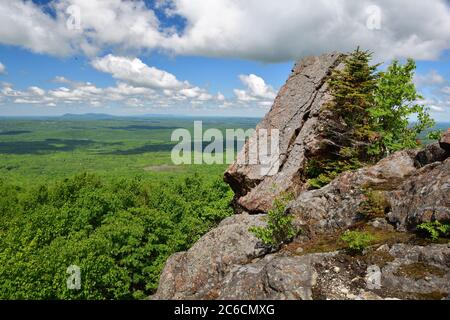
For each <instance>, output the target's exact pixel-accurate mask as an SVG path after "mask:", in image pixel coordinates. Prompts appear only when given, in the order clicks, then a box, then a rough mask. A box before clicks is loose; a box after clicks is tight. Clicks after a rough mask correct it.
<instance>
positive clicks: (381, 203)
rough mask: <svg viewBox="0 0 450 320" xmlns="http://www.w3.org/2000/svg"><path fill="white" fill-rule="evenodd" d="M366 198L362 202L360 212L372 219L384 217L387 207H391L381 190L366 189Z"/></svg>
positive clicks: (366, 217)
mask: <svg viewBox="0 0 450 320" xmlns="http://www.w3.org/2000/svg"><path fill="white" fill-rule="evenodd" d="M364 194H365V196H366V200H365V201H364V202H363V203H362V204H361V206H360V208H359V213H360V214H362V215H363V216H364V218H365V219H367V220H370V219H374V218H377V217H381V218H384V216H385V211H386V209H388V208H389V203H388V201H387V199H386V196H385V194H384V192H383V191H379V190H371V189H369V190H365V192H364Z"/></svg>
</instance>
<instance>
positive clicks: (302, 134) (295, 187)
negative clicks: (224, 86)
mask: <svg viewBox="0 0 450 320" xmlns="http://www.w3.org/2000/svg"><path fill="white" fill-rule="evenodd" d="M344 57H345V56H344V55H342V54H338V53H331V54H325V55H322V56H319V57H308V58H305V59H303V60H300V61H299V62H298V63H297V64H296V65H295V67H294V69H293V71H292V74H291V75H290V77H289V79H288V80H287V82H286V84H285V85H284V86H283V87H282V88H281V89H280V92H279V93H278V96H277V97H276V99H275V102H274V104H273V106H272V108H271V110H270V111H269V113H267V115H266V116H265V117H264V119H263V120H262V121H261V122H260V123H259V124H258V126H257V127H256V133H255V135H256V134H258V131H259V130H261V129H267V130H268V131H269V133H270V130H271V129H278V130H279V152H280V165H279V168H278V170H277V171H276V173H275V174H273V175H272V173H271V175H266V174H262V173H261V166H260V165H255V164H239V161H237V162H235V163H234V164H233V165H231V166H230V167H229V168H228V170H227V171H226V173H225V177H224V178H225V181H227V182H228V183H229V184H230V186H231V188H232V189H233V191H234V192H235V195H236V196H235V204H236V208H237V209H240V210H244V211H247V212H250V213H258V212H267V211H268V210H269V209H270V208H271V206H272V203H273V200H274V199H275V197H277V196H278V195H279V194H280V193H282V192H293V193H294V194H298V193H299V192H300V191H302V190H304V185H305V182H304V181H302V180H304V179H302V173H303V171H304V169H305V164H306V160H307V158H308V157H310V156H313V155H314V154H316V153H317V152H320V150H321V145H322V142H323V140H324V138H323V130H324V128H325V127H326V125H327V124H328V123H329V122H330V121H334V119H333V114H332V113H331V112H329V111H328V110H327V109H326V108H323V107H324V105H325V104H327V103H328V102H329V101H330V100H331V96H330V94H329V90H328V84H327V83H326V82H327V79H328V78H329V76H330V75H331V72H332V71H333V70H334V69H335V68H337V67H342V65H343V64H342V61H343V59H344ZM248 153H249V146H248V143H247V144H246V145H245V146H244V148H243V149H242V150H241V152H240V154H239V155H238V160H241V161H240V163H242V162H244V161H243V159H248Z"/></svg>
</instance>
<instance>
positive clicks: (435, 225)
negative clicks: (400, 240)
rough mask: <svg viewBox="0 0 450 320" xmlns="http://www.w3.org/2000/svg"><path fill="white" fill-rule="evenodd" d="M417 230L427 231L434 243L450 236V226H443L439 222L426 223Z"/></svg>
mask: <svg viewBox="0 0 450 320" xmlns="http://www.w3.org/2000/svg"><path fill="white" fill-rule="evenodd" d="M417 229H419V230H423V231H425V232H426V233H427V235H428V236H429V237H430V238H431V240H433V241H437V240H439V238H440V237H445V236H449V235H450V224H443V223H441V222H439V221H431V222H424V223H422V224H420V225H418V226H417Z"/></svg>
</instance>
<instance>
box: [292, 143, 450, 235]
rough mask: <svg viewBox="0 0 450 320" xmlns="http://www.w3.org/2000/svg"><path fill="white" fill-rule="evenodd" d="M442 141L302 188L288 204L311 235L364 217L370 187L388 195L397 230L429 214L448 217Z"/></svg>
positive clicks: (449, 166) (448, 169) (449, 168)
mask: <svg viewBox="0 0 450 320" xmlns="http://www.w3.org/2000/svg"><path fill="white" fill-rule="evenodd" d="M447 156H448V154H447V153H446V152H445V151H444V150H443V149H441V148H440V147H439V145H438V144H433V145H430V146H427V147H426V148H425V149H423V150H420V151H419V150H405V151H399V152H396V153H394V154H393V155H391V156H389V157H387V158H385V159H382V160H381V161H379V162H378V163H377V164H375V165H373V166H368V167H364V168H361V169H359V170H355V171H349V172H345V173H343V174H341V175H340V176H338V177H337V178H336V179H335V180H333V181H332V182H331V183H330V184H328V185H327V186H325V187H323V188H321V189H319V190H311V191H306V192H303V193H301V194H300V195H299V196H298V197H297V199H295V200H294V201H292V202H291V203H290V204H289V206H288V212H289V213H290V214H293V215H294V216H295V223H296V224H297V226H299V227H300V228H301V229H302V230H304V232H306V233H307V234H308V236H310V237H313V236H315V235H316V234H321V233H322V234H323V233H329V232H333V231H338V230H342V229H345V228H347V227H349V226H351V225H353V224H355V223H357V222H358V221H362V220H364V219H366V217H365V216H364V213H365V212H364V211H363V206H364V205H367V204H368V205H369V206H374V205H376V204H373V203H370V202H369V203H368V201H370V197H369V196H368V195H369V193H373V192H377V193H378V194H379V197H382V198H384V201H383V202H384V203H383V204H382V205H383V206H384V207H383V208H381V209H382V210H384V211H385V213H386V218H388V220H389V222H390V223H392V224H396V227H397V229H398V230H402V231H404V230H414V229H415V226H416V225H418V224H420V223H422V222H427V221H430V220H434V219H436V220H439V221H448V220H450V202H449V201H450V200H449V198H448V194H449V191H450V189H449V188H450V159H447V160H445V161H444V162H441V161H442V160H443V159H445V158H446V157H447Z"/></svg>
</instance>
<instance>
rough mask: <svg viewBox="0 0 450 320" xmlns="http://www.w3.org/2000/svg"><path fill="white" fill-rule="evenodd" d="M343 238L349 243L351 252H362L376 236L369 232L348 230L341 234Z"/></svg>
mask: <svg viewBox="0 0 450 320" xmlns="http://www.w3.org/2000/svg"><path fill="white" fill-rule="evenodd" d="M341 240H343V241H344V242H345V243H346V244H347V247H348V249H349V250H350V251H351V252H354V253H360V252H362V251H363V250H364V249H365V248H367V247H368V246H369V245H370V243H371V242H372V241H373V240H375V237H374V236H372V235H371V234H370V233H368V232H361V231H350V230H347V231H345V232H344V234H343V235H342V236H341Z"/></svg>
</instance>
